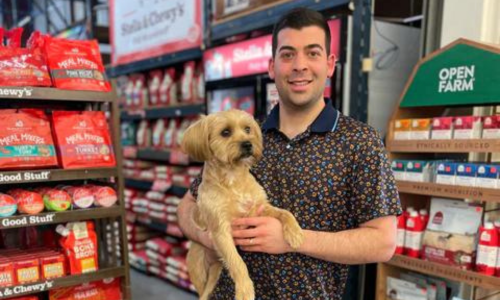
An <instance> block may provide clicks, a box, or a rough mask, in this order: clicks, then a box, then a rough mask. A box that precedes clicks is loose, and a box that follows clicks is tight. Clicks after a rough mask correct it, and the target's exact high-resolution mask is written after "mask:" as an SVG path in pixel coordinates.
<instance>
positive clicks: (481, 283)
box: [386, 255, 500, 290]
mask: <svg viewBox="0 0 500 300" xmlns="http://www.w3.org/2000/svg"><path fill="white" fill-rule="evenodd" d="M386 264H388V265H391V266H394V267H398V268H403V269H406V270H412V271H416V272H419V273H423V274H426V275H431V276H438V277H442V278H446V279H450V280H453V281H459V282H463V283H466V284H470V285H473V286H477V287H481V288H485V289H493V290H497V289H498V287H500V278H499V277H493V276H487V275H482V274H479V273H476V272H472V271H465V270H461V269H458V268H454V267H450V266H446V265H441V264H437V263H433V262H429V261H425V260H421V259H416V258H411V257H407V256H403V255H395V256H394V257H393V258H392V259H391V260H390V261H389V262H387V263H386Z"/></svg>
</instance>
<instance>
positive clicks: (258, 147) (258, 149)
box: [251, 120, 264, 159]
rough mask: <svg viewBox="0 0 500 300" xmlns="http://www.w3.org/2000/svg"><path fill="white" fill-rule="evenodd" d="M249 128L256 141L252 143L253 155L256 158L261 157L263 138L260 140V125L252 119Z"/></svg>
mask: <svg viewBox="0 0 500 300" xmlns="http://www.w3.org/2000/svg"><path fill="white" fill-rule="evenodd" d="M251 127H252V128H251V130H252V132H254V133H255V139H256V143H254V147H255V157H256V158H257V159H260V158H261V157H262V150H263V147H264V146H263V140H262V131H261V129H260V126H259V124H258V123H257V122H256V121H255V120H253V122H252V124H251Z"/></svg>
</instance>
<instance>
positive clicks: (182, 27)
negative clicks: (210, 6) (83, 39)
mask: <svg viewBox="0 0 500 300" xmlns="http://www.w3.org/2000/svg"><path fill="white" fill-rule="evenodd" d="M110 15H111V16H110V20H111V22H110V31H111V45H112V63H113V65H115V66H116V65H122V64H127V63H131V62H133V61H139V60H144V59H147V58H151V57H156V56H160V55H164V54H168V53H173V52H178V51H181V50H186V49H191V48H199V47H201V44H202V40H203V37H202V32H203V28H202V1H199V0H136V1H127V0H110Z"/></svg>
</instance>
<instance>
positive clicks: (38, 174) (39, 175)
mask: <svg viewBox="0 0 500 300" xmlns="http://www.w3.org/2000/svg"><path fill="white" fill-rule="evenodd" d="M49 179H50V171H34V172H17V173H16V172H9V173H0V184H6V183H16V182H37V181H46V180H49Z"/></svg>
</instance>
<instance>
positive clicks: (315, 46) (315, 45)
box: [306, 44, 323, 50]
mask: <svg viewBox="0 0 500 300" xmlns="http://www.w3.org/2000/svg"><path fill="white" fill-rule="evenodd" d="M306 48H307V49H312V48H319V49H321V50H323V47H321V45H320V44H310V45H307V46H306Z"/></svg>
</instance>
